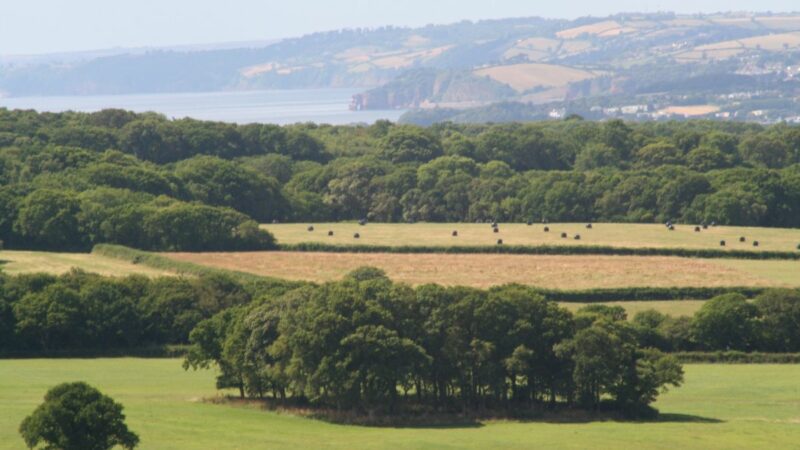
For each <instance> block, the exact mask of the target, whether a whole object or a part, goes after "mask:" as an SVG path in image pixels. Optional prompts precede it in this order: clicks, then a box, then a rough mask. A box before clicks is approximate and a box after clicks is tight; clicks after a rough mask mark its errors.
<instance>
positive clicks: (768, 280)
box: [164, 252, 800, 289]
mask: <svg viewBox="0 0 800 450" xmlns="http://www.w3.org/2000/svg"><path fill="white" fill-rule="evenodd" d="M164 255H165V256H168V257H170V258H173V259H175V260H178V261H188V262H191V263H195V264H202V265H207V266H211V267H217V268H222V269H228V270H237V271H242V272H249V273H254V274H257V275H267V276H272V277H277V278H284V279H289V280H307V281H319V282H322V281H332V280H338V279H341V278H342V277H343V276H344V275H345V274H347V273H348V272H350V271H352V270H353V269H356V268H358V267H361V266H374V267H380V268H381V269H383V270H385V271H386V273H387V274H388V275H389V277H390V278H392V279H393V280H395V281H399V282H404V283H409V284H413V285H419V284H427V283H438V284H443V285H464V286H473V287H481V288H485V287H490V286H496V285H501V284H506V283H522V284H528V285H532V286H537V287H543V288H551V289H591V288H615V287H644V286H648V287H672V286H681V287H684V286H693V287H714V286H735V287H740V286H787V287H790V286H791V287H794V286H800V261H780V260H779V261H749V260H747V261H738V260H724V259H694V258H677V257H660V256H659V257H641V256H592V255H588V256H587V255H576V256H562V255H554V256H550V255H502V254H439V253H437V254H398V253H324V252H322V253H318V252H307V253H304V252H247V253H165V254H164Z"/></svg>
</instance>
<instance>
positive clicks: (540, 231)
mask: <svg viewBox="0 0 800 450" xmlns="http://www.w3.org/2000/svg"><path fill="white" fill-rule="evenodd" d="M309 225H314V231H312V232H309V231H308V229H307V228H308V226H309ZM545 226H547V227H549V228H550V232H549V233H545V232H544V227H545ZM695 226H696V225H682V224H679V225H675V231H669V230H667V228H666V227H665V226H664V225H660V224H621V223H615V224H606V223H595V224H592V229H587V228H586V224H583V223H553V224H548V225H542V224H533V225H532V226H527V225H526V224H519V223H509V224H506V223H500V224H499V230H500V232H499V233H494V232H493V231H492V228H491V227H490V225H489V224H475V223H459V224H452V223H416V224H386V223H370V224H368V225H367V226H363V227H362V226H359V225H358V224H357V223H354V222H341V223H320V224H298V223H295V224H269V225H262V227H263V228H264V229H266V230H268V231H270V232H271V233H272V234H274V235H275V237H276V238H277V240H278V242H279V243H282V244H297V243H303V242H323V243H327V244H338V245H345V244H346V245H391V246H400V245H415V246H453V245H458V246H473V245H474V246H486V245H496V244H497V240H498V239H503V242H504V244H506V245H526V246H536V245H570V246H575V245H592V246H614V247H626V248H643V247H648V248H689V249H714V250H750V251H783V252H797V251H798V245H800V229H786V228H756V227H728V226H724V227H723V226H719V227H709V228H708V229H707V230H702V231H701V232H699V233H698V232H695V231H694V229H695ZM328 231H333V232H334V235H333V236H328ZM453 231H458V236H457V237H453V236H452V232H453ZM355 233H359V234H360V236H361V237H360V238H359V239H354V238H353V235H354V234H355ZM561 233H567V235H568V236H569V238H568V239H563V238H561ZM576 234H580V235H581V239H580V240H575V239H573V238H574V236H575V235H576ZM741 237H745V238H746V241H745V242H744V243H741V242H739V238H741ZM722 240H724V241H726V246H725V247H721V246H720V241H722ZM754 240H757V241H759V246H758V247H754V246H753V241H754Z"/></svg>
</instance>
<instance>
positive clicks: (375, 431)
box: [0, 359, 800, 450]
mask: <svg viewBox="0 0 800 450" xmlns="http://www.w3.org/2000/svg"><path fill="white" fill-rule="evenodd" d="M685 369H686V382H685V385H684V386H683V387H681V388H679V389H675V390H673V391H670V392H669V393H667V394H665V395H663V396H662V397H660V398H659V401H658V402H657V403H656V405H655V406H656V407H657V408H659V409H660V410H661V412H662V415H661V419H660V420H659V421H656V422H615V421H588V422H587V421H584V420H578V419H576V420H575V421H574V422H572V421H569V420H567V421H561V422H547V421H544V422H524V423H523V422H517V421H491V422H470V423H466V424H464V425H461V426H459V425H454V426H448V427H425V428H413V427H412V428H379V427H357V426H344V425H335V424H330V423H325V422H321V421H314V420H310V419H306V418H303V417H298V416H295V415H291V414H281V413H276V412H268V411H264V410H260V409H259V408H257V407H234V406H228V405H216V404H211V403H207V402H204V401H203V400H204V399H209V398H215V397H217V396H219V395H221V394H219V393H217V392H216V391H215V390H214V387H213V386H214V381H213V378H214V375H215V374H214V373H213V372H211V371H199V372H193V371H189V372H185V371H183V370H182V369H181V361H180V360H175V359H160V360H142V359H93V360H76V359H69V360H61V359H58V360H53V359H51V360H3V361H0V399H2V409H3V414H0V450H12V449H14V450H16V449H19V448H21V447H22V446H23V443H22V440H21V439H20V437H19V434H18V433H17V427H18V426H19V422H20V421H21V420H22V419H23V418H24V417H25V415H27V414H29V413H30V411H32V410H33V408H34V407H35V406H36V405H37V404H38V403H39V402H40V401H41V399H42V396H43V395H44V393H45V392H46V390H47V389H48V388H49V387H51V386H53V385H55V384H57V383H60V382H64V381H73V380H84V381H86V382H88V383H90V384H92V385H94V386H96V387H98V388H99V389H100V390H101V391H103V392H104V393H107V394H109V395H111V396H112V397H114V398H115V399H116V400H118V401H120V402H121V403H123V404H124V405H125V411H124V412H125V414H126V415H127V417H128V424H129V426H130V427H131V429H132V430H134V431H135V432H137V433H139V434H140V437H141V440H142V443H141V449H142V450H147V449H170V450H190V449H197V450H201V449H203V450H205V449H209V448H214V449H219V450H225V449H243V448H271V449H284V448H286V449H295V448H331V449H339V448H341V449H349V448H353V447H354V446H356V445H357V446H358V447H359V448H368V449H380V448H408V449H412V448H414V449H418V448H436V449H448V448H453V449H455V448H506V449H517V448H520V449H521V448H530V447H531V446H536V447H539V446H546V447H548V448H587V447H591V448H597V449H616V448H637V447H641V446H642V445H643V444H645V443H646V444H647V446H648V448H660V449H674V448H681V449H707V448H712V447H713V448H729V449H751V448H791V447H793V446H794V445H795V444H796V443H797V442H798V441H800V427H798V426H797V422H798V420H799V419H800V401H798V399H799V398H800V392H799V391H798V386H797V382H796V380H797V379H798V378H800V366H796V365H782V366H775V365H687V366H686V367H685Z"/></svg>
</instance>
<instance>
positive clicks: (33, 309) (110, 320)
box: [0, 271, 299, 357]
mask: <svg viewBox="0 0 800 450" xmlns="http://www.w3.org/2000/svg"><path fill="white" fill-rule="evenodd" d="M298 285H299V283H289V282H286V283H278V282H272V281H265V282H263V283H257V282H253V283H241V282H239V281H237V280H235V279H233V278H231V277H227V276H224V275H205V276H202V277H198V278H178V277H163V278H155V279H150V278H146V277H142V276H130V277H125V278H110V277H102V276H99V275H94V274H88V273H85V272H81V271H72V272H69V273H67V274H65V275H62V276H53V275H47V274H31V275H17V276H7V275H1V276H0V355H4V356H12V357H13V356H28V355H37V354H58V353H59V352H66V353H69V352H81V354H85V355H91V354H93V352H94V354H105V353H106V352H108V351H115V352H119V353H124V354H138V353H137V352H139V351H140V350H141V349H145V348H150V347H161V346H166V345H173V344H186V343H188V337H189V332H190V331H191V330H192V329H193V328H194V327H195V326H196V325H197V324H198V323H200V322H201V321H202V320H204V319H208V318H210V317H212V316H213V315H214V314H216V313H218V312H220V311H223V310H226V309H227V308H230V307H233V306H237V305H246V304H249V303H251V302H252V300H253V299H254V298H257V297H261V296H264V295H267V294H270V295H277V294H281V293H283V292H286V291H288V290H290V289H294V288H296V287H297V286H298ZM126 351H127V352H130V353H126Z"/></svg>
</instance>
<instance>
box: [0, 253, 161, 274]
mask: <svg viewBox="0 0 800 450" xmlns="http://www.w3.org/2000/svg"><path fill="white" fill-rule="evenodd" d="M72 268H78V269H82V270H85V271H87V272H94V273H99V274H101V275H108V276H126V275H132V274H140V275H147V276H153V277H155V276H160V275H171V274H172V272H170V271H167V270H162V269H158V268H153V267H148V266H144V265H137V264H133V263H132V262H129V261H123V260H120V259H117V258H112V257H107V256H103V255H98V254H92V253H53V252H29V251H12V250H4V251H0V269H2V270H3V272H5V273H8V274H12V275H15V274H20V273H31V272H46V273H51V274H55V275H59V274H62V273H65V272H68V271H69V270H70V269H72Z"/></svg>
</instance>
